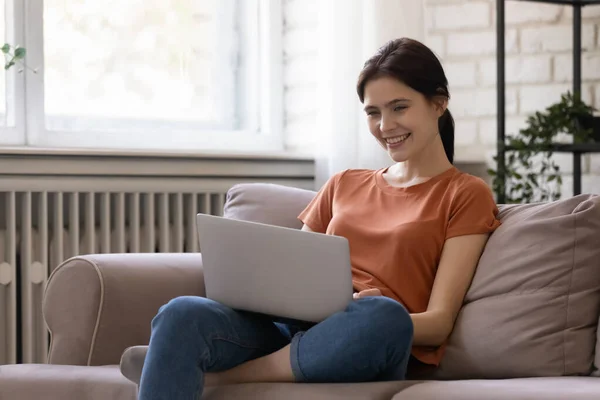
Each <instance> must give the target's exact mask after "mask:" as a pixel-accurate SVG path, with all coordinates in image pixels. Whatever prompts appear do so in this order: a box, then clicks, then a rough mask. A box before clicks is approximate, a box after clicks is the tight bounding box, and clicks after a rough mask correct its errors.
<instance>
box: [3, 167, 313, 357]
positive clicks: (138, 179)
mask: <svg viewBox="0 0 600 400" xmlns="http://www.w3.org/2000/svg"><path fill="white" fill-rule="evenodd" d="M63 161H64V160H63ZM223 161H224V160H219V161H218V162H215V164H219V165H217V167H219V166H222V165H226V167H225V169H226V172H227V174H228V175H227V176H221V177H218V176H215V175H218V168H217V167H213V168H212V169H210V170H209V172H210V176H209V177H207V176H201V175H199V174H198V173H197V172H195V173H194V175H195V176H182V175H181V174H178V175H174V176H172V177H169V176H160V177H156V176H147V175H148V174H147V171H148V169H147V168H146V169H144V168H140V169H139V170H143V171H144V172H146V174H144V173H139V172H138V173H137V176H114V172H113V175H112V176H109V175H102V168H111V167H110V165H109V166H106V165H105V164H102V163H101V164H99V165H100V166H99V167H97V169H98V170H97V171H96V172H95V173H94V174H93V176H90V175H91V174H90V173H86V174H87V176H85V177H82V176H78V174H72V173H67V172H70V171H62V172H61V171H56V170H53V168H52V163H49V164H48V171H50V172H49V173H50V174H52V176H45V174H44V173H40V174H32V173H31V171H30V164H23V165H24V167H23V168H22V169H21V170H20V171H21V172H22V174H21V175H20V176H15V174H3V173H2V172H3V171H7V169H6V168H5V169H2V168H3V165H2V159H1V156H0V365H1V364H13V363H16V362H23V363H44V362H46V358H47V349H48V340H49V336H48V333H47V329H46V326H45V323H44V320H43V318H42V296H43V292H44V288H45V285H46V282H47V279H48V276H49V274H50V273H51V272H52V270H53V269H54V268H55V267H56V266H57V265H59V264H60V263H61V262H62V261H63V260H66V259H68V258H70V257H73V256H75V255H81V254H90V253H124V252H127V253H137V252H197V251H199V244H198V241H197V233H196V227H195V216H196V214H197V213H199V212H201V213H207V214H212V215H221V213H222V210H223V205H224V202H225V196H226V192H227V190H228V189H229V188H230V187H231V186H232V185H234V184H235V183H240V182H272V183H280V184H286V185H291V186H296V187H304V188H312V185H313V182H314V180H313V179H314V177H313V176H312V164H310V166H309V168H307V163H306V161H305V160H301V161H298V162H299V165H298V166H296V170H297V171H298V172H297V173H295V174H290V171H293V168H292V169H291V170H288V171H287V172H286V171H285V168H286V165H285V163H283V164H282V165H283V167H284V168H283V169H282V168H281V167H282V165H278V164H277V163H275V164H273V163H272V161H270V162H271V164H269V162H267V164H268V165H267V167H268V168H267V170H269V171H271V172H270V173H269V176H263V177H261V176H260V175H261V174H258V173H256V171H255V172H254V177H248V176H247V175H248V171H250V170H249V169H248V168H246V169H245V171H246V173H240V174H239V176H237V177H236V176H231V175H232V174H231V172H232V171H231V169H232V168H231V162H228V163H223ZM147 162H148V161H147V160H146V163H147ZM162 162H163V163H164V162H165V161H164V160H163V161H162ZM187 162H190V160H187ZM204 162H205V163H206V161H204ZM87 164H89V163H86V165H87ZM110 164H112V163H110ZM279 164H281V162H280V163H279ZM288 164H289V163H288ZM15 165H16V164H14V163H13V164H11V167H12V168H13V171H11V172H19V168H15ZM169 165H170V164H169ZM102 166H104V167H102ZM264 167H265V165H263V166H262V168H263V170H264ZM287 167H288V169H289V165H288V166H287ZM82 168H83V167H82ZM157 168H158V167H157ZM215 168H217V169H215ZM63 169H64V168H63ZM67 169H68V168H67ZM215 171H216V172H217V173H215ZM277 171H279V174H280V175H284V176H278V174H277ZM281 171H283V174H282V172H281ZM307 171H310V174H309V175H311V176H308V177H307V176H306V172H307ZM57 172H61V174H60V175H57V174H56V173H57ZM286 174H287V176H286ZM74 175H75V176H74ZM124 175H125V174H124ZM263 175H264V173H263Z"/></svg>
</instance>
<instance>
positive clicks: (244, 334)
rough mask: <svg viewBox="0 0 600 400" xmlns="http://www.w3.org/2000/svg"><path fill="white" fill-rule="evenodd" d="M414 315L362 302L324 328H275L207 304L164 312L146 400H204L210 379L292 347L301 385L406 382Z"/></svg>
mask: <svg viewBox="0 0 600 400" xmlns="http://www.w3.org/2000/svg"><path fill="white" fill-rule="evenodd" d="M412 338H413V326H412V320H411V318H410V315H409V314H408V312H407V311H406V309H405V308H404V307H403V306H402V305H401V304H400V303H398V302H397V301H395V300H393V299H390V298H387V297H381V296H379V297H367V298H363V299H359V300H354V301H353V302H352V303H350V305H349V306H348V307H347V308H346V310H345V311H343V312H339V313H336V314H334V315H332V316H331V317H329V318H327V319H326V320H324V321H322V322H320V323H318V324H308V323H301V322H298V323H296V322H286V323H281V322H274V321H273V319H271V318H269V317H267V316H263V315H257V314H254V313H248V312H241V311H236V310H233V309H231V308H229V307H226V306H224V305H222V304H219V303H217V302H214V301H212V300H209V299H206V298H203V297H192V296H184V297H178V298H175V299H173V300H171V301H170V302H169V303H167V304H166V305H164V306H162V307H161V309H160V310H159V312H158V314H157V315H156V317H155V318H154V319H153V321H152V335H151V338H150V346H149V348H148V353H147V355H146V360H145V362H144V367H143V370H142V379H141V382H140V390H139V400H158V399H160V400H166V399H169V400H179V399H182V400H184V399H185V400H189V399H198V398H200V396H201V394H202V390H203V383H204V373H205V372H218V371H224V370H227V369H230V368H233V367H235V366H236V365H239V364H241V363H243V362H246V361H249V360H252V359H254V358H258V357H261V356H264V355H267V354H270V353H272V352H274V351H277V350H279V349H281V348H282V347H285V346H286V345H288V344H291V345H290V346H291V347H290V349H291V357H290V362H291V367H292V372H293V373H294V378H295V380H296V381H297V382H365V381H374V380H401V379H404V377H405V374H406V369H407V364H408V360H409V358H410V350H411V345H412Z"/></svg>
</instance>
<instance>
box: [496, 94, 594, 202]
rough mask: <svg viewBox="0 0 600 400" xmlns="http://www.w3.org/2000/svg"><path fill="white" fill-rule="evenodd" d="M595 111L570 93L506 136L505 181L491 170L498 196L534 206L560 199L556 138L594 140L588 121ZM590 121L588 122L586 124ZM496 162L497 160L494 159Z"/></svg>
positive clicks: (532, 116)
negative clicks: (555, 151)
mask: <svg viewBox="0 0 600 400" xmlns="http://www.w3.org/2000/svg"><path fill="white" fill-rule="evenodd" d="M593 111H594V109H593V108H592V107H590V106H588V105H586V104H585V103H584V102H583V101H582V100H580V99H579V97H575V96H573V95H572V94H571V93H570V92H568V93H566V94H564V95H562V96H561V100H560V102H558V103H556V104H553V105H551V106H549V107H548V108H546V109H545V111H544V112H536V113H535V114H533V115H531V116H529V117H528V118H527V126H526V127H525V128H523V129H521V130H520V131H519V133H518V134H516V135H514V136H511V135H508V136H507V142H506V145H507V150H506V152H505V160H506V166H505V182H501V181H500V179H499V178H498V171H497V170H494V169H488V173H489V174H490V175H491V176H492V177H493V187H494V191H495V192H496V193H505V196H506V200H505V203H507V204H509V203H532V202H544V201H552V200H558V199H559V198H560V197H561V186H562V175H561V173H560V168H559V166H558V165H557V164H556V163H555V162H554V160H553V159H552V155H553V154H554V151H553V150H554V149H555V145H556V144H557V143H556V139H557V136H558V135H560V134H567V135H571V136H572V139H573V140H572V143H577V144H579V143H589V142H592V141H593V132H592V129H591V127H590V124H589V121H590V120H592V121H593V120H594V117H593ZM586 121H587V122H586ZM494 160H495V161H496V162H497V161H498V157H497V156H496V157H494Z"/></svg>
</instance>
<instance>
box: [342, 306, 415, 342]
mask: <svg viewBox="0 0 600 400" xmlns="http://www.w3.org/2000/svg"><path fill="white" fill-rule="evenodd" d="M351 308H353V310H352V311H353V312H358V313H361V314H364V316H365V320H367V321H369V328H370V329H372V330H373V331H378V332H386V335H385V337H386V338H389V344H391V345H394V344H397V345H398V346H399V347H400V348H402V349H405V348H406V345H407V343H406V340H407V339H409V340H410V342H411V343H412V338H413V334H414V327H413V322H412V318H411V317H410V314H409V312H408V310H406V308H405V307H404V306H403V305H402V304H400V303H399V302H397V301H396V300H394V299H390V298H389V297H385V296H373V297H366V298H362V299H358V300H355V301H354V304H352V305H351ZM400 339H404V340H400Z"/></svg>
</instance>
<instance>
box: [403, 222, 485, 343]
mask: <svg viewBox="0 0 600 400" xmlns="http://www.w3.org/2000/svg"><path fill="white" fill-rule="evenodd" d="M488 237H489V235H488V234H477V235H465V236H457V237H454V238H450V239H448V240H446V243H445V244H444V248H443V250H442V255H441V258H440V263H439V266H438V270H437V273H436V276H435V281H434V283H433V289H432V292H431V297H430V299H429V304H428V306H427V311H425V312H422V313H416V314H411V317H412V320H413V325H414V339H413V340H414V344H415V345H419V346H439V345H441V344H442V343H444V341H445V340H446V339H447V338H448V336H450V333H451V332H452V329H453V328H454V322H455V321H456V317H457V316H458V313H459V311H460V308H461V307H462V304H463V301H464V297H465V295H466V293H467V290H468V289H469V286H470V284H471V280H472V279H473V275H474V274H475V269H476V267H477V263H478V262H479V258H480V257H481V253H482V252H483V249H484V248H485V244H486V242H487V240H488Z"/></svg>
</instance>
